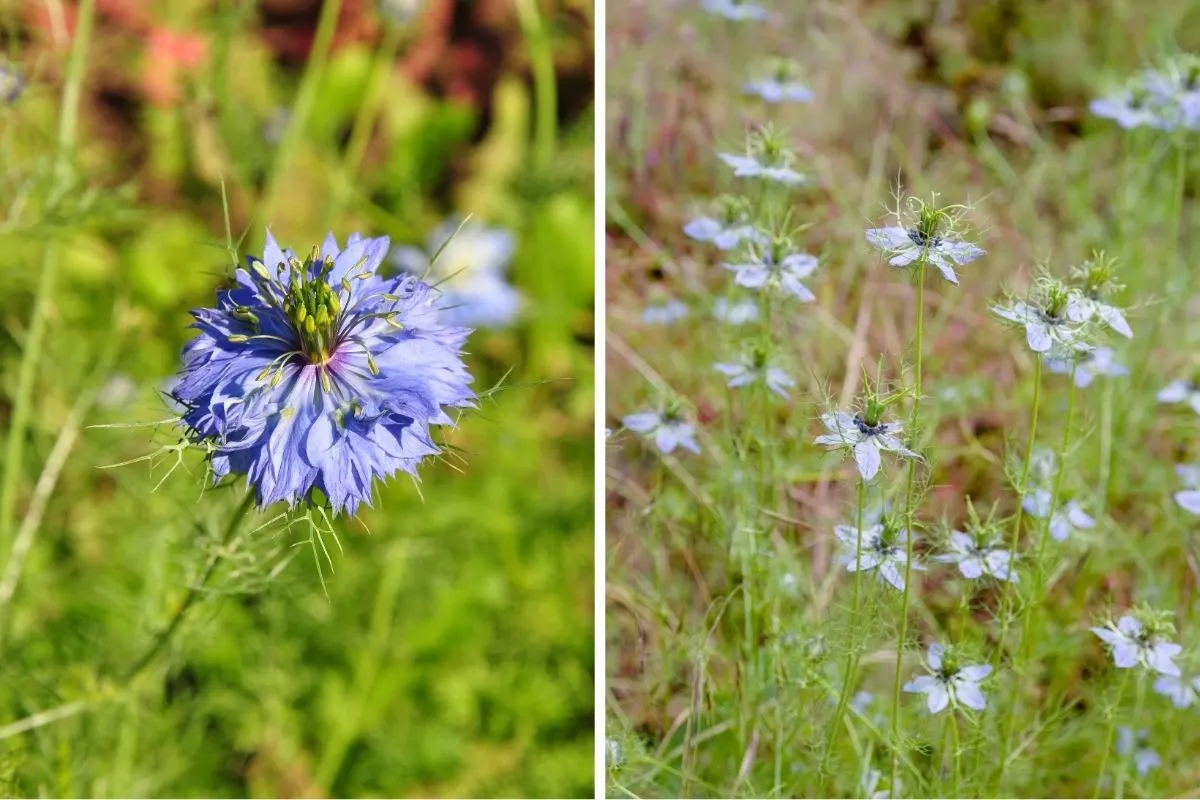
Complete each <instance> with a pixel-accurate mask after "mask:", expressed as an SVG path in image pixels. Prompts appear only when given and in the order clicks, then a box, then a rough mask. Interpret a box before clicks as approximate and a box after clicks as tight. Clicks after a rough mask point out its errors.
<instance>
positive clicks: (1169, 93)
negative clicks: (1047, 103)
mask: <svg viewBox="0 0 1200 800" xmlns="http://www.w3.org/2000/svg"><path fill="white" fill-rule="evenodd" d="M1089 108H1090V109H1091V111H1092V113H1093V114H1095V115H1096V116H1098V117H1102V118H1105V119H1111V120H1113V121H1115V122H1116V123H1117V124H1118V125H1120V126H1121V127H1122V128H1127V129H1129V128H1140V127H1148V128H1154V129H1156V130H1163V131H1170V130H1175V129H1176V128H1180V127H1183V128H1187V129H1189V130H1196V129H1197V128H1200V60H1198V59H1197V57H1196V56H1194V55H1192V54H1190V53H1184V54H1180V55H1178V56H1175V57H1173V58H1171V59H1170V60H1168V61H1166V62H1165V63H1163V64H1161V65H1160V66H1158V67H1156V68H1153V69H1145V70H1142V71H1141V72H1140V73H1138V74H1137V75H1135V76H1134V77H1133V78H1131V79H1130V80H1129V81H1128V82H1127V83H1126V84H1125V85H1124V86H1123V87H1121V88H1119V89H1117V90H1115V91H1112V92H1110V93H1109V94H1108V95H1106V96H1104V97H1101V98H1098V99H1096V100H1093V101H1092V103H1091V104H1090V106H1089Z"/></svg>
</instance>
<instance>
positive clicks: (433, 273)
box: [391, 219, 522, 328]
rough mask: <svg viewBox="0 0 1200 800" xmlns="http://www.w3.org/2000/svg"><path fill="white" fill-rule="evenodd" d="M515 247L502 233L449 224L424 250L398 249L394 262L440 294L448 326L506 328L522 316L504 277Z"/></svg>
mask: <svg viewBox="0 0 1200 800" xmlns="http://www.w3.org/2000/svg"><path fill="white" fill-rule="evenodd" d="M516 246H517V244H516V239H515V238H514V237H513V235H512V233H511V232H510V231H507V230H504V229H503V228H489V227H487V226H486V225H484V224H483V223H482V222H480V221H479V220H477V219H469V220H467V221H466V222H461V223H460V222H459V221H458V220H454V219H449V220H446V221H445V222H444V223H442V224H441V225H440V226H438V227H437V228H436V229H434V231H433V232H432V233H430V234H429V237H428V239H427V241H426V249H425V250H422V249H420V248H418V247H409V246H404V247H397V248H396V249H395V251H393V253H392V256H391V261H392V263H393V264H394V265H395V266H396V267H398V268H399V269H401V270H404V271H405V272H409V273H411V274H413V275H417V276H420V277H421V278H422V280H425V281H426V282H428V283H429V284H430V285H432V286H433V287H434V288H436V289H437V291H438V292H439V293H440V294H441V297H440V298H439V300H438V306H439V307H440V308H441V310H442V315H443V318H444V319H445V321H446V323H447V324H451V325H465V326H470V327H474V328H503V327H504V326H506V325H509V324H511V323H512V322H513V320H515V319H516V318H517V315H518V314H519V313H520V311H521V302H522V301H521V295H520V293H519V292H517V290H516V289H514V288H513V287H512V286H510V285H509V283H508V278H507V276H506V274H505V273H506V272H507V270H508V263H509V261H511V260H512V256H513V252H514V251H515V250H516Z"/></svg>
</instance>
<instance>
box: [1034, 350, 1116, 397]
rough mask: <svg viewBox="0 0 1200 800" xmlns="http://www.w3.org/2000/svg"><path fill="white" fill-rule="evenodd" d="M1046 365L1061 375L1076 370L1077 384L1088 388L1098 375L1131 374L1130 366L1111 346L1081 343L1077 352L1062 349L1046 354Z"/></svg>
mask: <svg viewBox="0 0 1200 800" xmlns="http://www.w3.org/2000/svg"><path fill="white" fill-rule="evenodd" d="M1046 367H1047V368H1048V369H1049V370H1050V371H1051V372H1055V373H1058V374H1059V375H1069V374H1070V373H1071V369H1072V367H1073V368H1074V370H1075V385H1076V386H1078V387H1079V388H1080V389H1086V388H1087V387H1088V386H1090V385H1091V384H1092V381H1093V380H1094V379H1095V378H1096V377H1097V376H1102V377H1108V378H1119V377H1123V376H1125V375H1128V374H1129V368H1128V367H1126V366H1125V365H1124V364H1122V363H1120V362H1119V361H1117V359H1116V355H1115V354H1114V352H1113V349H1112V348H1111V347H1088V346H1087V345H1081V346H1080V347H1077V348H1076V350H1075V352H1068V351H1062V352H1061V353H1059V352H1050V353H1047V354H1046Z"/></svg>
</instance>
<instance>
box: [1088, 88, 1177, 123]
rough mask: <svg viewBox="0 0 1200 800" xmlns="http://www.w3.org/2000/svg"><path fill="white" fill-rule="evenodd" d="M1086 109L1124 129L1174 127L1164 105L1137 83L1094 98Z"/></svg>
mask: <svg viewBox="0 0 1200 800" xmlns="http://www.w3.org/2000/svg"><path fill="white" fill-rule="evenodd" d="M1088 109H1089V110H1090V111H1091V112H1092V113H1093V114H1095V115H1096V116H1097V117H1100V118H1101V119H1111V120H1112V121H1113V122H1115V123H1117V124H1118V125H1120V126H1121V127H1122V128H1125V129H1126V130H1129V129H1131V128H1140V127H1143V126H1145V127H1147V128H1157V129H1159V130H1170V129H1171V128H1174V127H1175V121H1174V120H1173V119H1171V118H1170V117H1169V116H1168V108H1167V107H1166V105H1165V104H1164V103H1163V102H1162V101H1161V100H1160V99H1158V98H1155V97H1154V96H1153V95H1151V94H1150V93H1149V92H1147V91H1146V89H1145V88H1144V87H1142V86H1138V85H1133V86H1128V87H1126V88H1123V89H1121V90H1119V91H1117V92H1115V93H1113V94H1110V95H1108V96H1107V97H1099V98H1096V99H1095V100H1093V101H1092V102H1091V103H1089V104H1088Z"/></svg>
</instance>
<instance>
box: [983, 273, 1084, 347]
mask: <svg viewBox="0 0 1200 800" xmlns="http://www.w3.org/2000/svg"><path fill="white" fill-rule="evenodd" d="M1070 301H1071V291H1070V289H1068V288H1067V287H1066V285H1064V284H1063V283H1062V282H1061V281H1057V280H1054V279H1053V278H1050V277H1047V276H1043V277H1041V278H1040V279H1038V281H1037V283H1036V284H1035V285H1034V289H1033V292H1032V294H1031V295H1030V298H1029V302H1025V301H1022V300H1017V301H1013V302H1011V303H1009V304H1008V305H994V306H992V313H993V314H995V315H996V316H998V317H1000V318H1001V319H1004V320H1008V321H1009V322H1015V323H1016V324H1017V325H1019V326H1021V327H1022V328H1024V329H1025V341H1026V343H1027V344H1028V345H1029V349H1030V350H1032V351H1033V352H1035V353H1049V352H1050V351H1051V350H1055V351H1056V352H1064V351H1066V352H1069V351H1071V350H1072V349H1073V348H1074V347H1075V346H1076V344H1078V343H1079V342H1082V341H1084V339H1083V336H1084V325H1083V323H1080V322H1077V321H1075V320H1072V319H1071V318H1070V317H1068V316H1067V306H1068V305H1069V303H1070Z"/></svg>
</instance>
